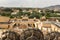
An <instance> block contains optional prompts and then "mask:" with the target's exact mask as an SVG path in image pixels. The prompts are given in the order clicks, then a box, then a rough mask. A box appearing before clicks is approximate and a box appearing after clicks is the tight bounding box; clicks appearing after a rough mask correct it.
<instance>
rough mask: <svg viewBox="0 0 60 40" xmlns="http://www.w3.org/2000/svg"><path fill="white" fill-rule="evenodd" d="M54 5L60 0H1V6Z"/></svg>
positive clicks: (58, 3) (39, 6)
mask: <svg viewBox="0 0 60 40" xmlns="http://www.w3.org/2000/svg"><path fill="white" fill-rule="evenodd" d="M53 5H60V0H0V6H1V7H2V6H3V7H34V8H36V7H37V8H43V7H48V6H53Z"/></svg>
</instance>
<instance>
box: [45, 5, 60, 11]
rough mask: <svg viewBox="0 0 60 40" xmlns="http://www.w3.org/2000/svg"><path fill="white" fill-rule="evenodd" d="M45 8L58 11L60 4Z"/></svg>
mask: <svg viewBox="0 0 60 40" xmlns="http://www.w3.org/2000/svg"><path fill="white" fill-rule="evenodd" d="M45 9H51V10H55V9H57V10H58V11H60V5H54V6H49V7H45Z"/></svg>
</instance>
